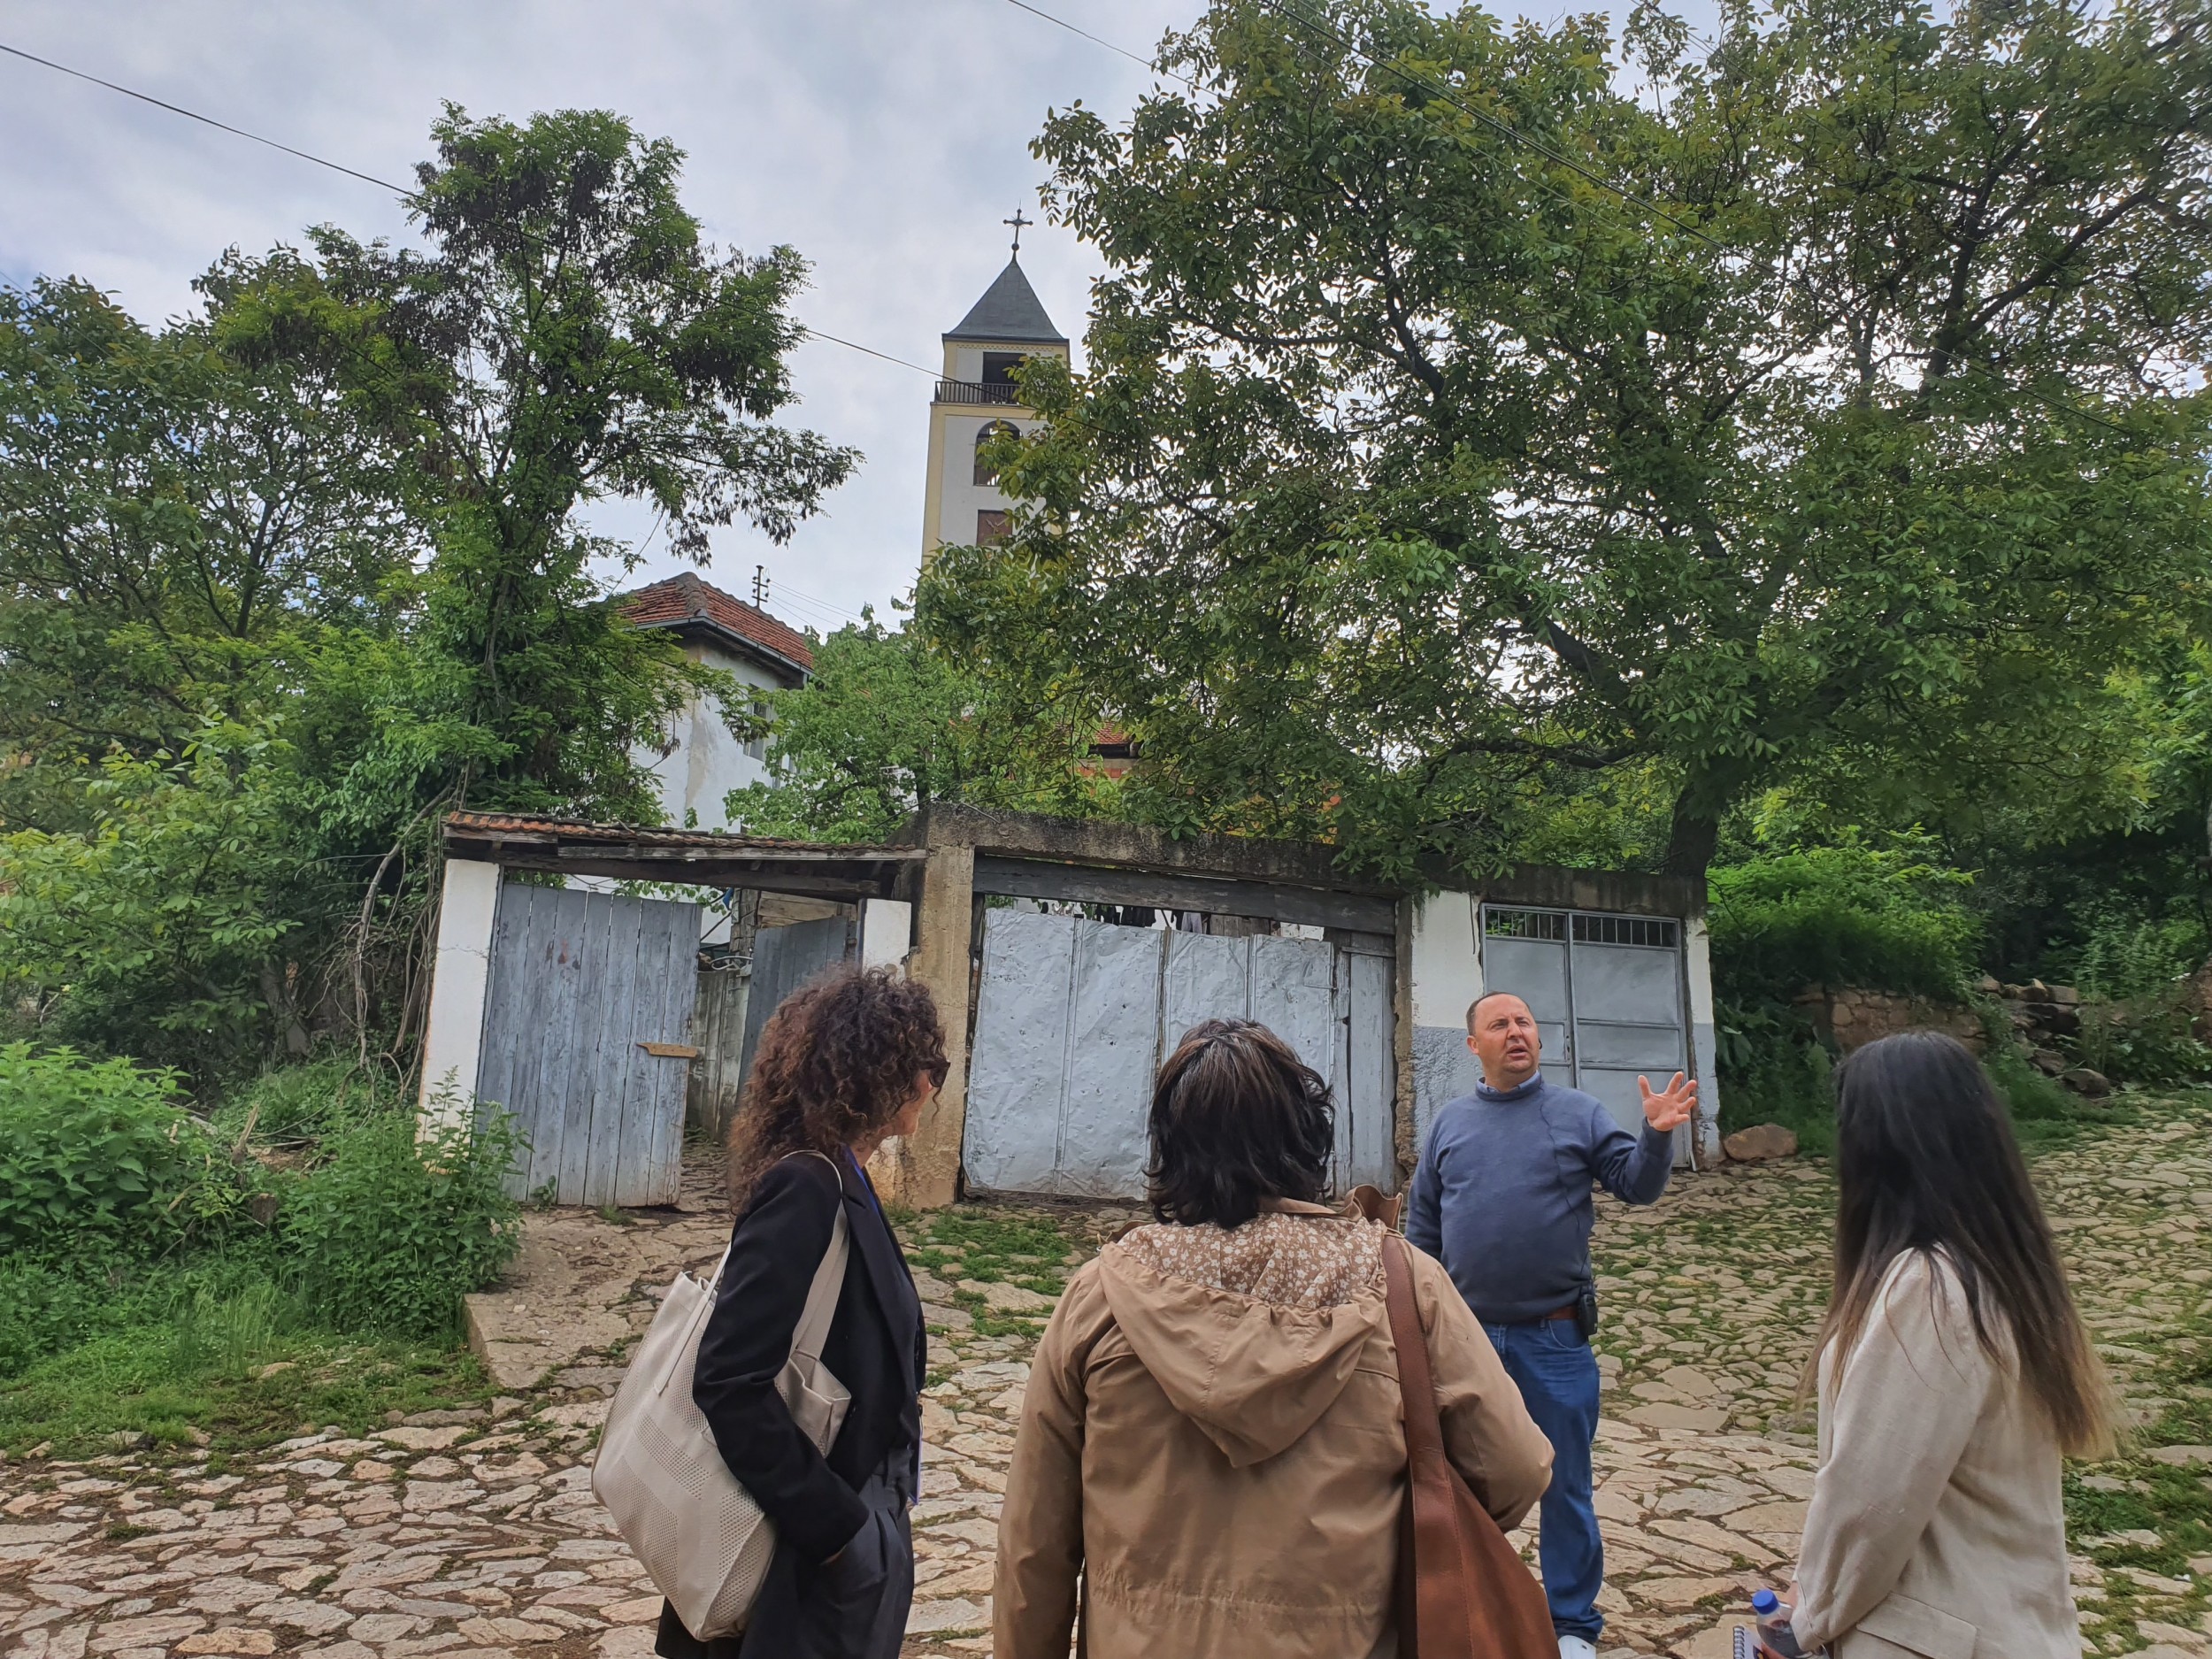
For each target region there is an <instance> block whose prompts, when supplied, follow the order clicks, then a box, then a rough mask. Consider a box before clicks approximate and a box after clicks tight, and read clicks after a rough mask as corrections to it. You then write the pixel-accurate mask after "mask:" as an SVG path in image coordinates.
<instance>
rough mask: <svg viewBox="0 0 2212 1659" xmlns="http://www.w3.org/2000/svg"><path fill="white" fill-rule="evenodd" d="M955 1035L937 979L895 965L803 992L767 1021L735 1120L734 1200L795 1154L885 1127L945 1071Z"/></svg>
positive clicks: (835, 975) (849, 972)
mask: <svg viewBox="0 0 2212 1659" xmlns="http://www.w3.org/2000/svg"><path fill="white" fill-rule="evenodd" d="M944 1064H945V1033H944V1029H943V1027H942V1026H941V1025H939V1024H938V1023H937V1002H936V999H935V998H934V997H933V996H931V995H930V994H929V987H927V986H925V985H918V984H917V983H916V982H915V981H913V980H911V979H902V978H901V977H900V976H899V974H898V973H897V972H896V971H895V970H894V969H890V968H870V969H867V970H865V971H863V970H861V969H857V968H841V969H838V970H836V971H834V972H830V973H826V974H824V975H823V976H822V977H821V978H819V979H814V980H812V981H810V983H808V984H806V985H803V986H802V987H799V989H797V990H795V991H794V992H793V993H792V994H791V995H789V996H787V997H785V998H784V999H783V1001H782V1002H780V1003H779V1004H778V1005H777V1008H776V1011H775V1012H774V1013H772V1014H771V1015H770V1016H769V1017H768V1023H767V1025H764V1026H763V1027H762V1028H761V1033H760V1042H759V1045H758V1046H757V1048H755V1049H754V1051H753V1069H752V1073H751V1075H750V1076H749V1077H748V1078H747V1079H745V1099H744V1102H743V1103H742V1104H741V1105H740V1106H739V1108H738V1110H737V1116H736V1117H735V1118H733V1119H732V1121H731V1124H730V1202H732V1203H733V1204H737V1205H740V1206H741V1205H742V1204H743V1203H744V1202H745V1199H746V1196H747V1194H749V1193H750V1192H751V1191H752V1189H753V1184H754V1183H755V1182H756V1181H757V1180H758V1179H760V1177H761V1172H762V1171H764V1170H765V1169H767V1167H768V1166H769V1165H770V1164H773V1163H774V1162H775V1161H776V1160H777V1159H779V1158H780V1157H783V1156H787V1154H790V1153H793V1152H807V1151H812V1152H833V1151H835V1150H836V1148H839V1147H841V1146H847V1145H849V1144H850V1143H852V1142H853V1141H857V1140H859V1139H861V1138H862V1137H863V1136H864V1135H868V1134H872V1133H875V1132H876V1131H878V1130H880V1129H881V1128H882V1127H883V1126H884V1125H887V1124H888V1123H889V1122H890V1121H891V1120H892V1119H893V1118H895V1117H897V1116H898V1114H899V1112H900V1111H901V1110H902V1109H903V1108H904V1107H905V1105H906V1104H907V1102H910V1101H911V1100H912V1099H913V1098H914V1089H915V1086H916V1084H917V1082H918V1079H920V1077H921V1075H922V1073H924V1072H925V1071H937V1073H938V1075H939V1077H940V1079H942V1075H943V1073H942V1071H941V1068H942V1067H943V1065H944Z"/></svg>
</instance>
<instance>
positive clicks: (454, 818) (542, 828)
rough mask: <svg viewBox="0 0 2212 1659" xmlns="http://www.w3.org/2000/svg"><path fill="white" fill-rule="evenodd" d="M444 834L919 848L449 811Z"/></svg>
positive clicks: (758, 849) (800, 849)
mask: <svg viewBox="0 0 2212 1659" xmlns="http://www.w3.org/2000/svg"><path fill="white" fill-rule="evenodd" d="M445 822H446V828H447V830H448V831H449V832H451V831H460V832H463V833H468V832H475V833H480V834H494V835H496V834H510V835H531V836H550V837H552V838H553V839H554V840H556V841H627V842H630V843H632V844H633V845H637V846H648V847H696V848H700V849H704V850H708V851H713V852H726V853H732V854H736V855H740V856H742V855H744V854H747V853H762V854H769V855H773V854H776V853H826V854H832V855H834V856H838V857H842V858H854V859H868V858H896V859H911V858H917V857H920V856H924V854H923V852H922V849H920V848H918V847H879V846H876V845H873V844H871V843H864V842H854V841H774V840H772V839H770V838H769V837H767V836H764V835H733V834H732V833H729V832H728V831H726V830H695V829H672V828H670V827H668V826H666V825H661V824H588V823H584V822H581V821H580V820H578V819H575V818H530V817H526V816H523V815H521V814H518V813H513V812H449V813H448V814H447V815H446V820H445Z"/></svg>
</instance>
